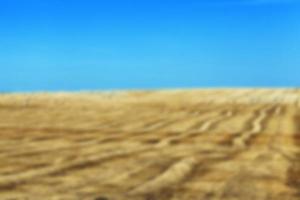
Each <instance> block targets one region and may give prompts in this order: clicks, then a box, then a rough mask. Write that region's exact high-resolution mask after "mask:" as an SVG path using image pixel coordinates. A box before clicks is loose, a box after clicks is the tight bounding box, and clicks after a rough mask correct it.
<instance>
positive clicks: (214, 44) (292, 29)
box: [0, 0, 300, 92]
mask: <svg viewBox="0 0 300 200" xmlns="http://www.w3.org/2000/svg"><path fill="white" fill-rule="evenodd" d="M299 55H300V2H299V1H297V0H177V1H176V0H143V1H141V0H81V1H76V0H43V1H41V0H0V91H2V92H15V91H62V90H68V91H69V90H70V91H76V90H111V89H134V88H139V89H148V88H189V87H193V88H195V87H287V86H288V87H295V86H300V78H299V77H300V76H299V74H300V56H299Z"/></svg>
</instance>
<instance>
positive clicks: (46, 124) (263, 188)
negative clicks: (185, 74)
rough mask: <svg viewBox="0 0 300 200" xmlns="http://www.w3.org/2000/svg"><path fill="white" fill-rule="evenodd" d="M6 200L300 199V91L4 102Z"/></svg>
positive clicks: (19, 97) (1, 166)
mask: <svg viewBox="0 0 300 200" xmlns="http://www.w3.org/2000/svg"><path fill="white" fill-rule="evenodd" d="M0 199H1V200H31V199H34V200H35V199H37V200H223V199H224V200H299V199H300V90H295V89H294V90H292V89H290V90H287V89H286V90H285V89H277V90H269V89H253V90H251V89H239V90H229V89H222V90H221V89H220V90H174V91H149V92H143V91H136V92H115V93H113V92H111V93H74V94H65V93H56V94H30V95H29V94H10V95H9V94H2V95H0Z"/></svg>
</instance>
